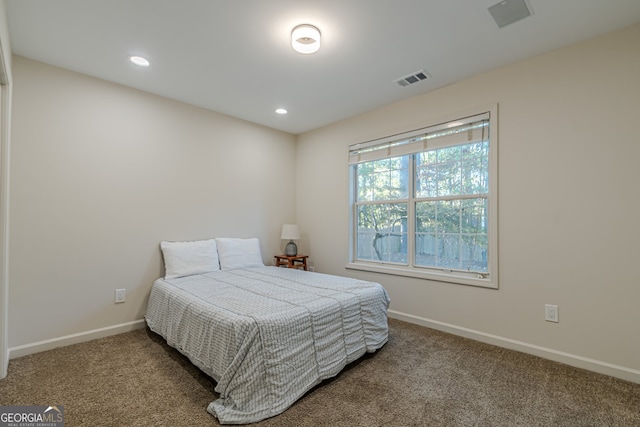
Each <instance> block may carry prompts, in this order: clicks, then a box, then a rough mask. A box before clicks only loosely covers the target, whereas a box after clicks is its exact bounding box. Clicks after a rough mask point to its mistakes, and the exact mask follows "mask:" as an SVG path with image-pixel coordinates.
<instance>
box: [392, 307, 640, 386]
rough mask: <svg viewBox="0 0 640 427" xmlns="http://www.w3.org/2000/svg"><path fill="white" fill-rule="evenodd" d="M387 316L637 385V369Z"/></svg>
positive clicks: (399, 315)
mask: <svg viewBox="0 0 640 427" xmlns="http://www.w3.org/2000/svg"><path fill="white" fill-rule="evenodd" d="M389 317H391V318H393V319H398V320H403V321H405V322H409V323H413V324H416V325H421V326H426V327H427V328H431V329H436V330H438V331H442V332H448V333H450V334H453V335H458V336H461V337H465V338H470V339H472V340H475V341H480V342H484V343H487V344H492V345H496V346H498V347H503V348H508V349H510V350H516V351H520V352H522V353H527V354H532V355H534V356H538V357H542V358H544V359H549V360H553V361H555V362H560V363H564V364H566V365H570V366H575V367H576V368H582V369H586V370H589V371H593V372H597V373H599V374H604V375H609V376H612V377H616V378H620V379H623V380H626V381H631V382H634V383H638V384H640V371H639V370H637V369H632V368H627V367H625V366H620V365H614V364H612V363H607V362H602V361H600V360H595V359H590V358H588V357H583V356H579V355H577V354H571V353H566V352H564V351H559V350H554V349H551V348H546V347H541V346H538V345H535V344H529V343H526V342H522V341H516V340H512V339H509V338H505V337H501V336H498V335H492V334H487V333H484V332H480V331H475V330H473V329H468V328H462V327H460V326H456V325H451V324H449V323H444V322H439V321H437V320H431V319H425V318H423V317H419V316H414V315H412V314H406V313H402V312H399V311H394V310H389Z"/></svg>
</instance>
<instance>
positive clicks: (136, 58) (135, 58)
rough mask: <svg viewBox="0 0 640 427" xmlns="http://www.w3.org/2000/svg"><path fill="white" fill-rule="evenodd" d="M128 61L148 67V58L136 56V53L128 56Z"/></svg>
mask: <svg viewBox="0 0 640 427" xmlns="http://www.w3.org/2000/svg"><path fill="white" fill-rule="evenodd" d="M129 61H131V62H133V63H134V64H136V65H138V66H140V67H148V66H149V60H148V59H147V58H143V57H142V56H136V55H132V56H130V57H129Z"/></svg>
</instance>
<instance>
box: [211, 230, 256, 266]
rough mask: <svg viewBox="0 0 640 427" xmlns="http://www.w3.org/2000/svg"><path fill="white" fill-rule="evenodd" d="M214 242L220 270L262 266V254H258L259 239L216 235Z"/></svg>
mask: <svg viewBox="0 0 640 427" xmlns="http://www.w3.org/2000/svg"><path fill="white" fill-rule="evenodd" d="M216 244H217V246H218V257H219V258H220V268H221V269H222V270H233V269H236V268H249V267H264V264H263V262H262V254H260V241H259V240H258V239H256V238H253V239H234V238H228V237H216Z"/></svg>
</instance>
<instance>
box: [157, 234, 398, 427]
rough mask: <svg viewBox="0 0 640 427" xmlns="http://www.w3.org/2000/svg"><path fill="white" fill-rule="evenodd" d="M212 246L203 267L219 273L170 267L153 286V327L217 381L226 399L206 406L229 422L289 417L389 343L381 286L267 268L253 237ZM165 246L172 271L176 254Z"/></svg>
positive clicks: (164, 252) (218, 389)
mask: <svg viewBox="0 0 640 427" xmlns="http://www.w3.org/2000/svg"><path fill="white" fill-rule="evenodd" d="M211 240H212V241H213V242H214V243H217V245H216V246H217V247H216V250H215V252H216V253H215V255H216V257H215V258H216V259H215V261H214V262H213V264H212V261H211V260H208V261H207V263H209V264H212V265H213V267H211V266H209V267H206V268H204V270H206V269H209V270H213V271H201V270H203V268H201V267H197V268H195V269H193V268H192V269H187V270H188V273H189V274H182V273H180V272H179V273H178V274H169V273H170V271H169V270H170V269H169V268H167V274H166V275H165V277H164V278H162V279H158V280H156V281H155V282H154V284H153V286H152V289H151V294H150V297H149V303H148V307H147V313H146V315H145V318H146V322H147V325H148V326H149V328H150V329H151V330H152V331H154V332H155V333H157V334H159V335H161V336H162V337H164V339H165V340H166V341H167V343H168V344H169V345H170V346H172V347H174V348H176V349H177V350H178V351H180V352H181V353H182V354H184V355H185V356H187V357H188V358H189V360H191V362H192V363H193V364H194V365H196V366H197V367H198V368H200V369H201V370H202V371H204V372H205V373H207V374H208V375H209V376H211V377H212V378H213V379H215V380H216V381H217V385H216V388H215V391H216V392H217V393H219V395H220V397H219V398H218V399H217V400H215V401H213V402H211V403H210V404H209V406H208V407H207V410H208V411H209V412H210V413H211V414H213V415H214V416H216V417H217V418H218V420H219V421H220V422H221V423H223V424H244V423H251V422H257V421H260V420H263V419H265V418H269V417H272V416H275V415H277V414H280V413H281V412H283V411H284V410H286V409H287V408H288V407H290V406H291V405H292V404H293V403H294V402H295V401H296V400H298V399H299V398H300V397H302V396H303V395H304V394H305V393H306V392H307V391H309V390H310V389H311V388H313V387H314V386H315V385H317V384H319V383H320V382H321V381H322V380H324V379H327V378H330V377H333V376H335V375H337V374H338V373H339V372H340V371H341V370H342V369H343V368H344V367H345V366H346V365H347V364H348V363H350V362H353V361H354V360H356V359H358V358H360V357H361V356H362V355H364V354H365V353H367V352H375V351H376V350H378V349H380V348H381V347H382V346H383V345H384V344H385V343H386V342H387V339H388V329H387V308H388V306H389V302H390V300H389V296H388V294H387V292H386V291H385V289H384V288H383V287H382V286H381V285H380V284H378V283H373V282H367V281H363V280H357V279H353V278H347V277H341V276H333V275H327V274H320V273H313V272H307V271H303V270H298V269H287V268H278V267H266V266H264V265H263V264H262V261H261V258H260V259H258V257H256V256H255V255H256V254H255V246H256V242H257V241H255V242H252V243H251V245H252V247H253V248H254V249H253V250H252V251H249V252H247V250H246V249H240V250H238V245H237V243H238V242H241V243H242V244H245V243H247V242H246V240H247V239H243V240H242V241H240V240H239V239H236V241H235V242H232V245H231V247H232V248H234V249H233V250H231V251H229V250H228V249H229V247H228V246H227V245H226V243H229V242H225V243H224V244H222V243H220V241H218V240H217V239H216V240H214V239H211ZM181 243H183V242H181ZM209 244H210V245H211V242H209ZM164 249H165V248H163V254H164V256H165V266H166V267H167V264H168V262H167V260H168V259H170V258H171V256H168V251H167V250H164ZM207 251H208V254H209V255H207V256H205V257H204V258H207V257H208V256H213V250H212V249H211V247H209V248H208V249H207ZM251 252H253V255H254V256H253V257H250V256H247V255H250V253H251ZM258 252H259V246H258ZM231 254H233V256H232V257H231V258H229V255H231ZM217 256H219V258H218V257H217ZM188 258H189V257H188V256H187V257H186V258H184V257H183V259H182V260H181V261H180V262H183V261H184V259H188ZM252 259H253V261H252ZM231 260H235V261H236V262H235V263H234V262H230V261H231ZM241 260H244V261H241ZM198 262H201V261H198ZM170 263H171V262H169V264H170ZM196 264H197V263H196ZM217 266H219V267H218V268H216V267H217ZM229 267H233V268H229ZM193 271H196V273H193Z"/></svg>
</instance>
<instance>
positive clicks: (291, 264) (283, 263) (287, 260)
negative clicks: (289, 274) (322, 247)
mask: <svg viewBox="0 0 640 427" xmlns="http://www.w3.org/2000/svg"><path fill="white" fill-rule="evenodd" d="M274 258H275V259H276V267H287V268H300V267H302V269H303V270H305V271H307V258H309V255H295V256H287V255H276V256H274Z"/></svg>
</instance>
